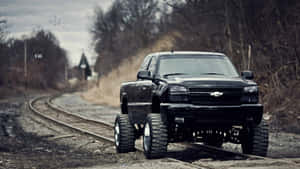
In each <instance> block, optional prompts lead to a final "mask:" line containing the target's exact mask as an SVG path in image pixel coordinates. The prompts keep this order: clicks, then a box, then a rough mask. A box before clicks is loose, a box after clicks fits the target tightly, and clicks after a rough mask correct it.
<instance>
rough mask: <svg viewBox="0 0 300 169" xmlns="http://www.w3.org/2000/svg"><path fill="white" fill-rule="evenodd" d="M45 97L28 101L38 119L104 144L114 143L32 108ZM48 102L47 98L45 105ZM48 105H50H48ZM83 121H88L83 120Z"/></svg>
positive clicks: (109, 139) (111, 140)
mask: <svg viewBox="0 0 300 169" xmlns="http://www.w3.org/2000/svg"><path fill="white" fill-rule="evenodd" d="M47 97H48V96H42V97H37V98H34V99H32V100H30V101H29V108H30V110H32V111H33V112H34V113H35V114H36V115H38V116H39V117H41V118H43V119H46V120H48V121H51V122H53V123H55V124H57V125H59V126H62V127H67V128H69V129H72V130H74V131H77V132H80V133H82V134H84V135H88V136H91V137H94V138H97V139H99V140H102V141H104V142H106V143H110V144H112V143H114V140H113V139H112V138H109V137H106V136H102V135H100V134H96V133H94V132H91V131H89V130H86V129H82V128H79V127H75V126H74V125H70V124H68V123H66V122H63V121H61V120H57V119H56V118H54V117H51V116H50V115H46V114H45V113H42V112H40V110H38V109H37V108H36V107H34V104H35V103H36V102H37V101H39V100H41V99H45V98H47ZM49 100H50V99H49V98H48V99H47V104H49ZM49 105H50V104H49ZM50 108H51V109H53V110H54V111H59V112H61V113H65V114H67V115H70V114H69V113H66V112H64V111H62V110H60V109H57V108H54V107H50ZM73 117H75V116H73ZM77 118H78V117H77ZM83 121H88V120H86V119H84V120H83ZM99 124H100V125H102V124H101V123H99ZM103 126H105V125H103ZM105 127H107V126H105Z"/></svg>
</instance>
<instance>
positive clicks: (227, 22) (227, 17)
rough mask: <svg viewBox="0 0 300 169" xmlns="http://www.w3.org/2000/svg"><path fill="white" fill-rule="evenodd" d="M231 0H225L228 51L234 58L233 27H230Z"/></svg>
mask: <svg viewBox="0 0 300 169" xmlns="http://www.w3.org/2000/svg"><path fill="white" fill-rule="evenodd" d="M228 3H229V0H226V1H225V37H226V38H227V40H228V51H229V57H230V58H231V59H233V58H232V57H233V55H232V54H233V51H232V40H231V28H230V16H229V6H228Z"/></svg>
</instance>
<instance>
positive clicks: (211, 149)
mask: <svg viewBox="0 0 300 169" xmlns="http://www.w3.org/2000/svg"><path fill="white" fill-rule="evenodd" d="M45 97H48V98H46V99H47V100H46V105H47V106H48V107H49V108H51V109H52V110H54V111H58V112H61V113H64V114H66V115H68V116H72V117H74V118H78V119H81V120H83V121H86V122H88V123H97V124H100V125H102V126H104V127H106V128H109V129H111V130H113V128H114V126H113V125H112V124H110V123H107V122H104V121H101V120H93V119H89V118H86V117H83V116H80V115H76V114H73V113H71V112H69V111H67V110H65V109H63V108H62V107H60V106H58V105H55V104H53V103H52V99H54V98H56V97H58V96H54V97H49V96H42V97H36V98H34V99H32V100H30V101H29V108H30V110H32V112H34V113H35V114H36V115H38V116H39V117H42V118H43V119H46V120H49V121H51V122H54V123H55V124H57V125H60V126H62V127H67V128H69V129H72V130H74V131H77V132H80V133H82V134H84V135H88V136H91V137H94V138H96V139H99V140H102V141H104V142H106V143H109V144H114V139H113V138H109V137H105V136H101V135H99V134H96V133H93V132H91V131H88V130H85V129H81V128H78V127H74V126H72V125H70V124H67V123H65V122H62V121H59V120H57V119H55V118H53V117H50V116H48V115H45V114H43V113H42V112H40V111H39V110H37V109H36V108H35V107H34V103H35V102H37V101H38V100H40V99H45ZM177 145H184V146H188V147H191V148H193V147H194V148H195V149H199V150H203V151H205V152H208V153H216V154H224V156H226V154H227V155H231V156H232V155H236V156H239V157H242V158H243V159H247V160H267V159H270V158H267V157H260V156H254V155H248V154H242V153H239V152H234V151H229V150H224V149H222V148H216V147H212V146H207V145H201V144H190V143H177ZM136 150H137V151H139V152H143V149H142V148H140V147H137V148H136ZM166 159H168V160H170V161H173V162H181V163H184V164H186V165H189V166H191V167H199V165H195V164H192V163H190V162H185V161H181V160H177V159H174V158H166Z"/></svg>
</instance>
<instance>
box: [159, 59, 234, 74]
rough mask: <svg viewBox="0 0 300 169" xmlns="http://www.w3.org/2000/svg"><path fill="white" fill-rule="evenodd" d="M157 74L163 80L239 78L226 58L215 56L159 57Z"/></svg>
mask: <svg viewBox="0 0 300 169" xmlns="http://www.w3.org/2000/svg"><path fill="white" fill-rule="evenodd" d="M158 74H159V75H160V76H161V77H164V78H167V77H170V76H201V75H218V76H228V77H238V76H239V75H238V73H237V71H236V70H235V68H234V66H233V65H232V63H231V62H230V60H229V59H228V58H227V57H224V56H216V55H207V56H203V55H201V56H199V55H192V56H191V55H188V56H186V55H176V56H169V55H168V56H161V57H160V60H159V65H158Z"/></svg>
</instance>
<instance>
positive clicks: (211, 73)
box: [201, 72, 224, 76]
mask: <svg viewBox="0 0 300 169" xmlns="http://www.w3.org/2000/svg"><path fill="white" fill-rule="evenodd" d="M201 75H223V76H224V74H223V73H216V72H209V73H201Z"/></svg>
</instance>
